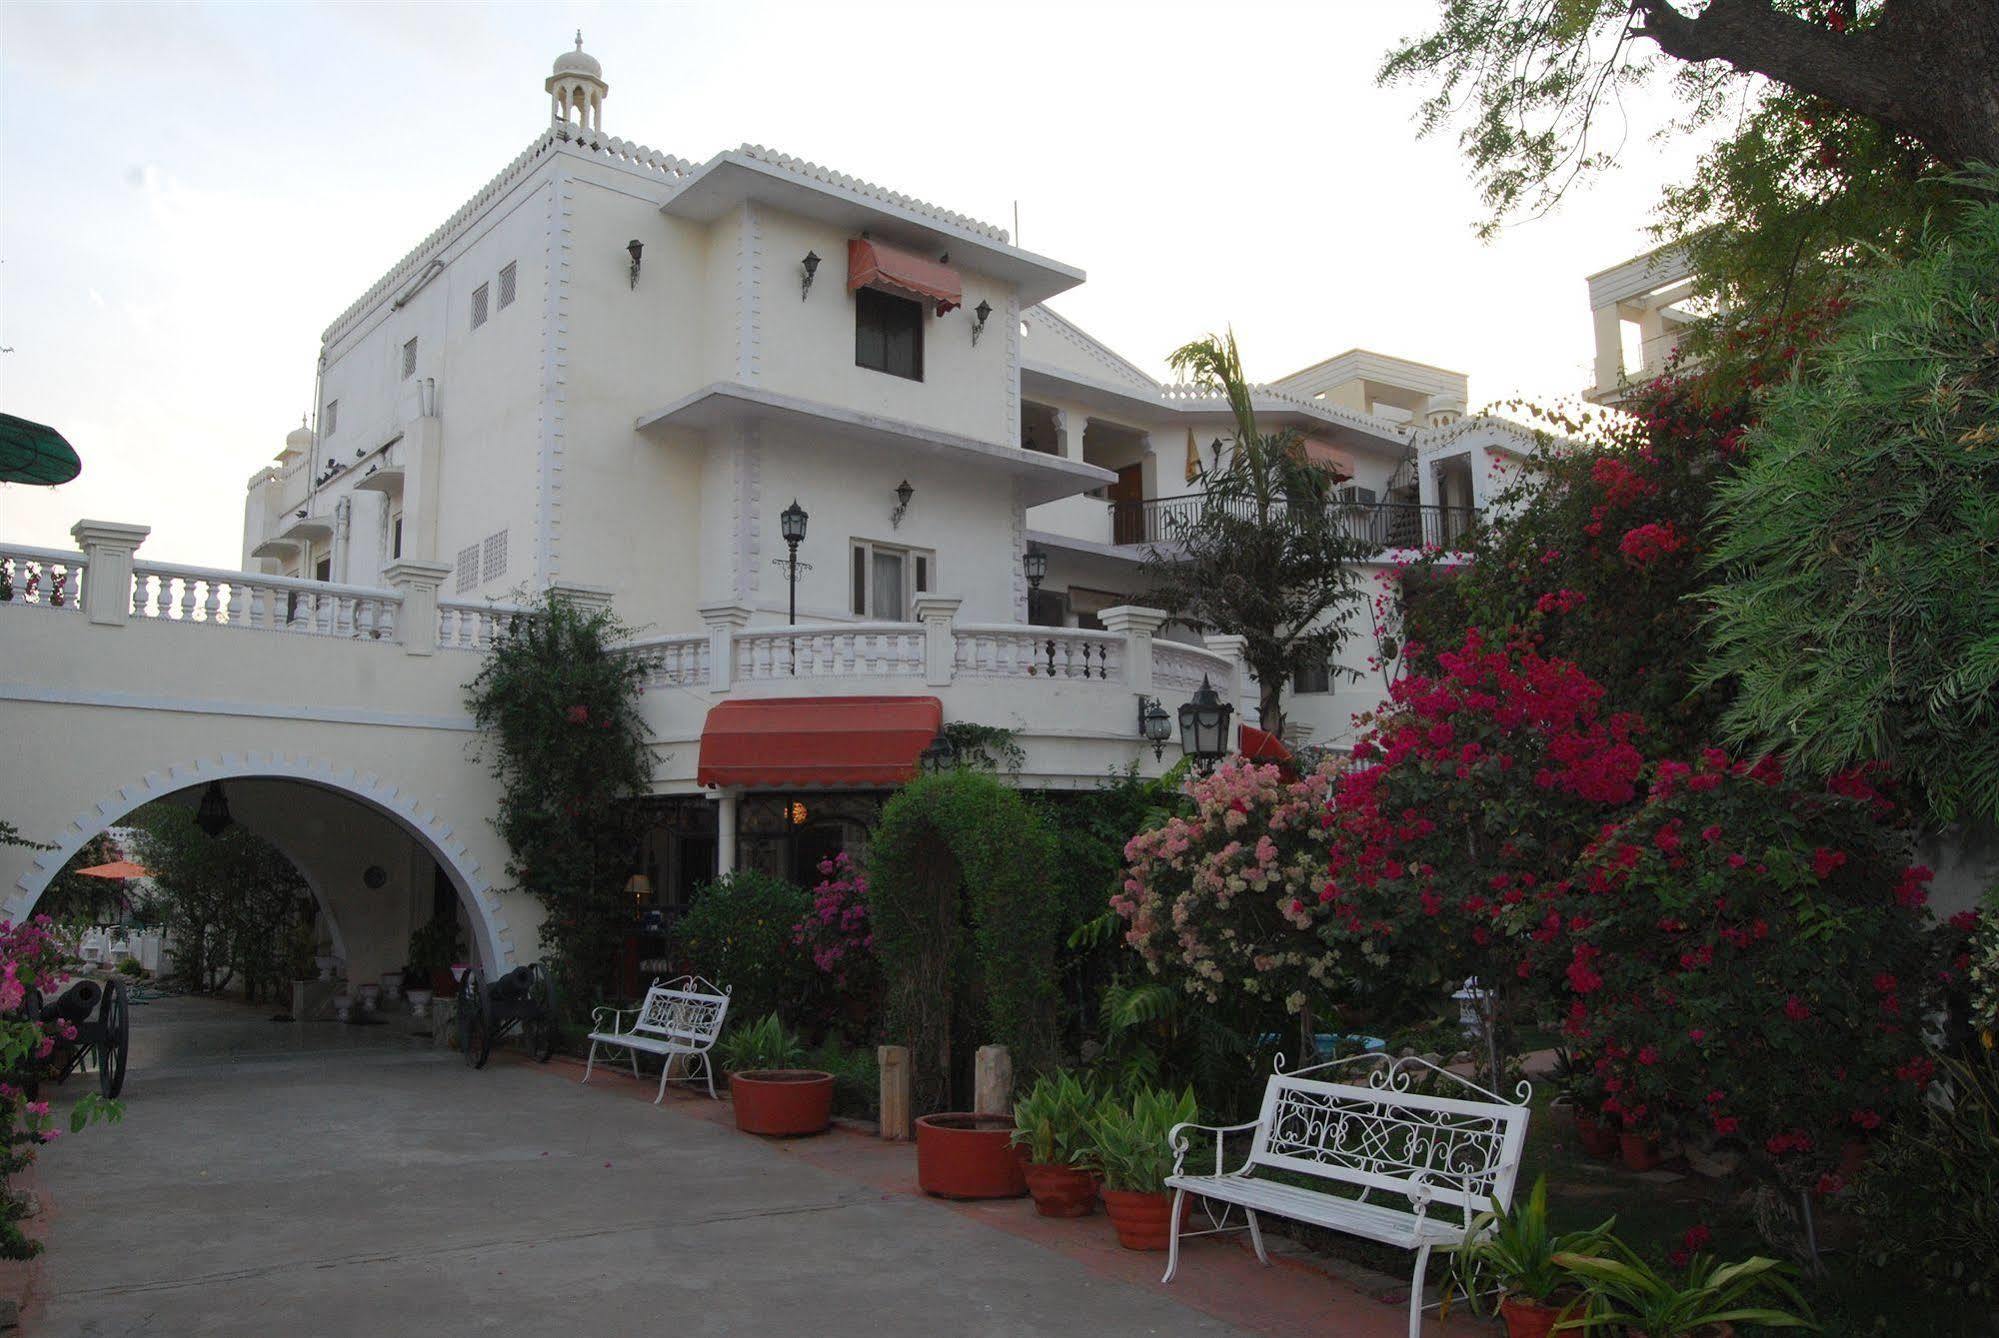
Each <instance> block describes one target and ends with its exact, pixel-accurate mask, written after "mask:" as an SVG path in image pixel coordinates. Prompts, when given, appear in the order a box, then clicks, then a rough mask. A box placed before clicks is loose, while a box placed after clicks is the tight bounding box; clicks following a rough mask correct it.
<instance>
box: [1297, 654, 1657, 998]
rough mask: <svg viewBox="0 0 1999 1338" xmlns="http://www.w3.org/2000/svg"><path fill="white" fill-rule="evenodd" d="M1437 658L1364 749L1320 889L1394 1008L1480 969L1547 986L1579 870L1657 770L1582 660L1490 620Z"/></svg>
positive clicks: (1347, 947) (1332, 830) (1329, 931)
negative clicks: (1499, 631)
mask: <svg viewBox="0 0 1999 1338" xmlns="http://www.w3.org/2000/svg"><path fill="white" fill-rule="evenodd" d="M1435 663H1436V672H1435V673H1434V674H1414V675H1411V676H1409V677H1406V678H1403V679H1401V680H1400V681H1398V682H1397V683H1396V684H1395V685H1394V687H1393V688H1392V689H1391V692H1390V704H1389V706H1388V707H1387V708H1386V709H1385V710H1384V712H1383V713H1382V715H1381V717H1380V719H1379V721H1378V722H1377V723H1376V725H1375V727H1374V729H1373V730H1372V731H1371V732H1370V733H1369V734H1368V735H1367V736H1366V737H1365V738H1364V739H1363V740H1362V741H1361V743H1360V744H1359V746H1358V747H1356V748H1355V750H1354V765H1353V766H1352V767H1350V768H1349V769H1348V770H1347V771H1346V773H1345V774H1344V775H1342V776H1341V777H1340V778H1339V780H1338V782H1337V784H1336V786H1335V787H1334V790H1333V794H1332V801H1333V802H1332V807H1331V808H1330V810H1329V811H1328V812H1327V814H1326V815H1325V816H1324V819H1323V823H1324V825H1325V827H1326V834H1327V839H1328V843H1329V846H1328V853H1327V860H1326V868H1325V874H1324V877H1323V878H1322V879H1321V880H1320V881H1319V882H1318V883H1317V884H1315V886H1314V887H1313V888H1312V891H1311V894H1310V895H1309V896H1308V898H1307V901H1308V903H1309V906H1310V909H1311V913H1312V915H1313V918H1314V921H1315V923H1316V925H1317V927H1318V929H1319V933H1320V935H1321V937H1322V939H1323V941H1324V942H1325V943H1327V944H1328V945H1329V946H1330V947H1333V948H1335V949H1337V950H1339V951H1342V952H1350V953H1352V954H1353V955H1354V957H1355V958H1356V970H1357V971H1358V972H1359V979H1358V985H1359V987H1360V988H1361V990H1362V992H1363V996H1364V997H1370V998H1371V1000H1372V1001H1373V1002H1374V1003H1376V1004H1377V1005H1378V1006H1381V1007H1386V1008H1391V1009H1395V1008H1403V1009H1407V1008H1414V1007H1418V1006H1421V1005H1422V1004H1424V1003H1427V1005H1428V1006H1430V1007H1432V1008H1434V1007H1435V1006H1436V1003H1437V1001H1438V1000H1440V999H1441V997H1442V995H1443V994H1444V993H1448V991H1449V989H1450V988H1452V987H1453V986H1454V985H1455V983H1456V982H1457V981H1459V980H1462V979H1463V978H1464V977H1466V976H1471V975H1477V976H1480V977H1481V978H1482V979H1484V980H1486V981H1488V982H1494V981H1497V982H1501V983H1503V984H1505V985H1508V986H1517V984H1519V983H1534V982H1535V979H1536V968H1537V963H1540V964H1542V965H1545V964H1546V962H1547V960H1548V958H1549V957H1550V955H1551V954H1553V953H1555V952H1557V951H1559V948H1558V946H1557V940H1558V939H1559V936H1560V934H1561V932H1562V924H1563V920H1562V913H1561V909H1560V904H1561V898H1562V896H1563V895H1564V893H1565V891H1566V883H1565V879H1566V877H1567V875H1568V872H1569V867H1570V865H1571V863H1572V862H1573V861H1574V859H1575V858H1576V856H1577V855H1578V854H1580V853H1581V851H1582V849H1583V848H1584V846H1585V845H1586V844H1587V843H1588V842H1589V840H1590V839H1591V838H1592V837H1593V836H1594V835H1595V833H1596V831H1597V829H1598V828H1599V827H1600V826H1601V825H1602V823H1603V822H1604V821H1605V820H1606V817H1607V816H1609V815H1614V814H1616V813H1617V812H1618V811H1619V810H1620V809H1621V808H1623V807H1624V806H1626V805H1628V804H1630V803H1631V802H1633V800H1634V799H1635V798H1636V797H1637V795H1638V780H1639V774H1640V771H1641V769H1642V767H1643V765H1644V759H1643V757H1642V756H1641V754H1640V752H1639V750H1638V747H1637V746H1636V739H1637V738H1638V737H1639V735H1640V733H1641V727H1640V726H1639V724H1638V722H1637V721H1636V720H1635V719H1634V718H1633V717H1631V716H1629V715H1625V714H1621V713H1607V712H1606V711H1605V710H1604V696H1605V694H1604V690H1603V688H1602V687H1601V686H1600V685H1598V684H1597V683H1596V682H1594V681H1593V680H1591V679H1590V678H1589V677H1588V676H1587V675H1586V674H1584V673H1583V672H1582V671H1581V670H1580V669H1578V668H1577V667H1576V666H1575V665H1574V664H1571V663H1569V662H1567V661H1564V660H1559V659H1554V658H1550V657H1548V656H1545V655H1542V654H1540V653H1538V652H1537V651H1535V650H1534V649H1533V648H1532V647H1531V646H1529V645H1527V644H1525V643H1523V642H1516V643H1514V644H1511V645H1494V644H1488V642H1487V641H1486V639H1485V638H1484V637H1483V636H1482V635H1481V634H1480V633H1479V632H1477V631H1476V630H1473V631H1471V632H1470V633H1468V634H1467V635H1466V636H1465V638H1464V640H1463V642H1462V643H1461V644H1460V645H1459V646H1458V647H1457V648H1456V649H1454V650H1451V651H1448V652H1446V653H1444V654H1441V655H1438V656H1437V657H1436V659H1435ZM1362 963H1364V964H1365V966H1366V968H1367V969H1365V970H1361V967H1360V964H1362ZM1541 974H1542V976H1543V977H1544V978H1545V977H1547V976H1548V975H1549V974H1550V973H1547V972H1542V973H1541ZM1518 992H1519V991H1518V989H1517V988H1514V989H1510V990H1509V994H1513V993H1518Z"/></svg>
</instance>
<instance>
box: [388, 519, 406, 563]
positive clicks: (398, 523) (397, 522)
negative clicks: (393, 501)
mask: <svg viewBox="0 0 1999 1338" xmlns="http://www.w3.org/2000/svg"><path fill="white" fill-rule="evenodd" d="M402 555H403V515H402V512H400V511H398V512H397V513H396V514H395V515H393V516H391V517H389V560H390V561H391V562H393V561H395V560H396V559H397V558H399V557H401V556H402Z"/></svg>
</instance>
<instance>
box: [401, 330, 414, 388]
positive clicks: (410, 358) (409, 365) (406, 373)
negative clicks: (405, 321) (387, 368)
mask: <svg viewBox="0 0 1999 1338" xmlns="http://www.w3.org/2000/svg"><path fill="white" fill-rule="evenodd" d="M415 375H416V340H414V339H412V340H410V341H409V342H408V343H407V344H404V345H403V380H405V381H407V380H409V379H410V378H411V377H412V376H415Z"/></svg>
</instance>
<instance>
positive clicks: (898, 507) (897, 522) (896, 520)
mask: <svg viewBox="0 0 1999 1338" xmlns="http://www.w3.org/2000/svg"><path fill="white" fill-rule="evenodd" d="M914 496H916V489H914V488H912V487H910V486H909V480H908V479H904V480H903V481H902V482H900V483H898V484H896V485H895V510H893V511H891V512H889V513H888V523H889V528H891V529H897V530H899V529H901V528H902V513H903V512H905V511H907V510H909V499H910V498H912V497H914Z"/></svg>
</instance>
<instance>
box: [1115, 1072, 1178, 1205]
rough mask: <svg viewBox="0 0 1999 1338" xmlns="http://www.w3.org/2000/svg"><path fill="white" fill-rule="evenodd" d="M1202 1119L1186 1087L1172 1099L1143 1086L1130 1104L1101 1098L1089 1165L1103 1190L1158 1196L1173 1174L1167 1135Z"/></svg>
mask: <svg viewBox="0 0 1999 1338" xmlns="http://www.w3.org/2000/svg"><path fill="white" fill-rule="evenodd" d="M1199 1118H1200V1112H1199V1110H1198V1108H1197V1107H1196V1106H1195V1103H1194V1089H1193V1088H1191V1087H1189V1088H1186V1089H1184V1090H1182V1091H1181V1092H1180V1094H1179V1095H1177V1096H1176V1095H1174V1094H1173V1093H1172V1092H1169V1091H1165V1090H1163V1089H1157V1088H1141V1089H1140V1090H1138V1091H1136V1092H1133V1093H1132V1094H1131V1099H1130V1100H1129V1101H1122V1100H1119V1099H1118V1098H1116V1097H1105V1098H1104V1099H1103V1101H1102V1102H1100V1103H1099V1104H1098V1106H1097V1113H1096V1115H1095V1116H1094V1117H1092V1119H1091V1121H1090V1162H1091V1164H1092V1165H1094V1166H1095V1167H1096V1169H1097V1170H1098V1171H1100V1172H1102V1174H1103V1177H1104V1188H1105V1189H1117V1190H1123V1191H1125V1192H1127V1193H1132V1194H1157V1193H1160V1192H1161V1191H1163V1190H1164V1189H1165V1188H1166V1177H1167V1176H1169V1175H1171V1174H1173V1145H1172V1143H1171V1141H1170V1140H1169V1135H1171V1134H1172V1132H1173V1127H1174V1126H1175V1125H1179V1124H1192V1123H1193V1122H1194V1121H1195V1120H1197V1119H1199Z"/></svg>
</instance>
